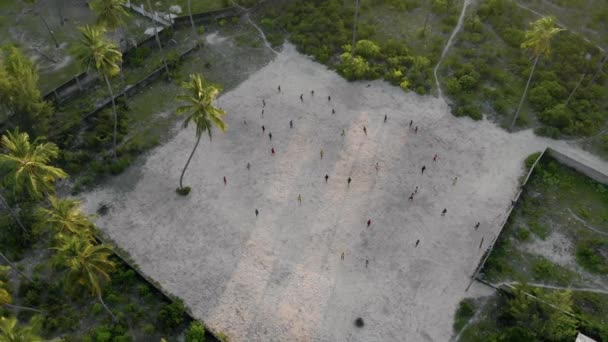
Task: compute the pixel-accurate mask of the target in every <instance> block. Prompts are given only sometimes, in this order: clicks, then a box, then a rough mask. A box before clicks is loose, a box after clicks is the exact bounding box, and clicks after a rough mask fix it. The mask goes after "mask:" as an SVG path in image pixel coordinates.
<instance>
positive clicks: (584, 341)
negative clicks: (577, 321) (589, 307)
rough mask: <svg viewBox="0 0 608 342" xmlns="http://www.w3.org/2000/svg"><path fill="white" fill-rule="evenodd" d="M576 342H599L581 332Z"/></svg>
mask: <svg viewBox="0 0 608 342" xmlns="http://www.w3.org/2000/svg"><path fill="white" fill-rule="evenodd" d="M574 342H597V341H596V340H594V339H592V338H591V337H588V336H585V335H583V334H581V333H580V332H579V333H578V335H576V340H575V341H574Z"/></svg>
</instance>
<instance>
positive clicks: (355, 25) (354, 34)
mask: <svg viewBox="0 0 608 342" xmlns="http://www.w3.org/2000/svg"><path fill="white" fill-rule="evenodd" d="M359 7H360V5H359V0H355V20H354V22H353V46H352V49H351V50H350V51H351V52H350V54H351V56H352V57H355V44H357V23H358V21H359Z"/></svg>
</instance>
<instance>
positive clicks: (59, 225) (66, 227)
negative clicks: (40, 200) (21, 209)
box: [36, 196, 95, 236]
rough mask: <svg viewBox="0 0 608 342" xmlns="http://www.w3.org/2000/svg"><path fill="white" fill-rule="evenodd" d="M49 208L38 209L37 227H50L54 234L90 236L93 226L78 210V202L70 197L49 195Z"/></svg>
mask: <svg viewBox="0 0 608 342" xmlns="http://www.w3.org/2000/svg"><path fill="white" fill-rule="evenodd" d="M49 203H50V205H51V206H50V208H48V209H47V208H39V209H38V224H37V225H36V226H37V227H39V228H43V229H45V228H47V227H49V228H51V229H52V230H53V231H54V232H55V233H56V234H68V235H70V234H71V235H80V236H90V235H91V234H92V233H93V232H94V230H95V226H94V225H93V223H91V221H90V220H89V217H88V216H87V215H85V214H83V213H82V211H81V210H80V203H79V202H78V201H76V200H71V199H58V198H57V197H55V196H51V197H49Z"/></svg>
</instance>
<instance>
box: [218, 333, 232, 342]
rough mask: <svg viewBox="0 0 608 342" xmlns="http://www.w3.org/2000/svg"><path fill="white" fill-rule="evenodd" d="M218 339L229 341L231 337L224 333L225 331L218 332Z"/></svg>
mask: <svg viewBox="0 0 608 342" xmlns="http://www.w3.org/2000/svg"><path fill="white" fill-rule="evenodd" d="M215 336H216V337H217V339H218V340H220V342H229V341H230V339H229V338H228V335H226V334H224V333H223V332H221V331H220V332H218V333H217V334H216V335H215Z"/></svg>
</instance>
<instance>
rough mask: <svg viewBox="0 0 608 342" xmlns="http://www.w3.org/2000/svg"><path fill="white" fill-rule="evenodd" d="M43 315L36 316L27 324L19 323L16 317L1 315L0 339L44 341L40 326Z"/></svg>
mask: <svg viewBox="0 0 608 342" xmlns="http://www.w3.org/2000/svg"><path fill="white" fill-rule="evenodd" d="M42 321H43V318H42V316H39V315H36V316H34V317H33V318H32V319H31V320H30V321H29V322H28V323H27V324H26V325H24V326H23V325H19V324H18V322H17V318H15V317H0V341H7V342H13V341H14V342H21V341H24V342H25V341H42V339H41V338H40V336H38V335H39V333H40V328H41V325H42Z"/></svg>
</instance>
